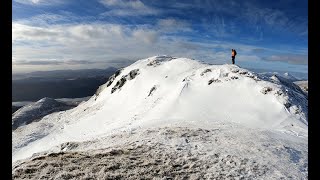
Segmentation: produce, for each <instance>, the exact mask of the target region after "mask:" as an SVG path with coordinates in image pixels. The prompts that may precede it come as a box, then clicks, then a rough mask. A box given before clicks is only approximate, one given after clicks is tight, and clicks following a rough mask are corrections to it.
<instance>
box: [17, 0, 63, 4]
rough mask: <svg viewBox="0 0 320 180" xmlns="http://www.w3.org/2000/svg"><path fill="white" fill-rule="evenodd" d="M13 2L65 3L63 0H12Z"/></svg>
mask: <svg viewBox="0 0 320 180" xmlns="http://www.w3.org/2000/svg"><path fill="white" fill-rule="evenodd" d="M14 1H15V2H18V3H21V4H28V5H58V4H62V3H65V1H63V0H14Z"/></svg>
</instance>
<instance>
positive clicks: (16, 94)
mask: <svg viewBox="0 0 320 180" xmlns="http://www.w3.org/2000/svg"><path fill="white" fill-rule="evenodd" d="M116 70H117V69H116V68H113V67H110V68H107V69H83V70H57V71H38V72H32V73H26V74H13V76H12V78H13V79H12V101H14V102H15V101H38V100H39V99H41V98H44V97H49V98H82V97H87V96H92V95H93V94H94V92H95V91H96V89H97V88H98V87H99V86H100V85H101V84H103V83H105V82H106V80H107V79H108V78H109V76H111V75H112V74H113V73H115V71H116Z"/></svg>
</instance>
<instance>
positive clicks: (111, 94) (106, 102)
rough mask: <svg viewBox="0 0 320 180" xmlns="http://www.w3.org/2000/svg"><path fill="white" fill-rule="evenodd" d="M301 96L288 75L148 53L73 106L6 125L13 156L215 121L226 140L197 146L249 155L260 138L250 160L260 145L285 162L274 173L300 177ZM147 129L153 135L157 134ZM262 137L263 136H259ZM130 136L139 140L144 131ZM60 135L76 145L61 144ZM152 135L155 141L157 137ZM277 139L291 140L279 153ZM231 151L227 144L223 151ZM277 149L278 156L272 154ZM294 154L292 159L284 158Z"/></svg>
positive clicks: (303, 158) (303, 143) (83, 147)
mask: <svg viewBox="0 0 320 180" xmlns="http://www.w3.org/2000/svg"><path fill="white" fill-rule="evenodd" d="M307 101H308V100H307V97H306V95H305V94H303V93H301V90H299V89H296V88H294V87H293V86H291V84H290V83H289V82H288V83H283V81H281V80H279V79H275V78H269V77H266V76H263V75H257V74H254V73H252V72H250V71H248V70H246V69H243V68H240V67H238V66H236V65H228V64H225V65H208V64H203V63H200V62H198V61H195V60H191V59H186V58H174V57H170V56H155V57H151V58H147V59H143V60H139V61H137V62H136V63H134V64H132V65H130V66H128V67H126V68H124V69H122V70H120V71H118V72H116V73H115V74H114V75H113V76H111V77H110V78H109V80H108V82H106V83H105V84H104V85H102V86H100V87H99V89H98V90H97V92H96V94H95V95H94V96H92V98H90V99H89V100H88V101H87V102H84V103H82V104H80V105H79V106H77V107H76V108H73V109H71V110H68V111H66V112H63V113H62V112H61V113H55V114H52V115H48V116H46V117H44V118H42V119H41V121H39V122H34V123H32V124H29V125H27V126H23V127H20V128H18V129H17V130H15V131H13V149H12V151H13V162H15V161H17V160H23V159H24V158H28V157H30V156H31V155H32V154H34V153H37V154H38V153H40V154H41V153H44V152H45V151H47V152H52V151H54V152H56V151H57V152H59V151H70V150H72V151H87V152H90V151H92V150H93V149H103V148H111V147H118V146H121V145H123V146H124V145H128V144H130V143H133V142H135V141H137V140H138V139H130V138H129V139H128V138H124V139H122V138H114V139H113V137H117V136H120V135H121V134H122V135H121V137H124V135H123V133H124V134H128V135H129V136H130V135H131V134H133V135H134V134H136V133H139V132H141V131H145V130H148V129H150V128H156V129H157V128H160V129H161V128H169V129H175V128H179V127H186V128H191V127H192V128H202V129H208V130H209V131H211V130H214V129H216V128H218V129H219V127H223V128H224V129H226V132H230V134H228V133H224V132H221V133H219V134H218V135H217V137H220V138H225V139H227V140H228V143H222V144H220V145H221V147H220V146H219V148H218V149H215V150H214V151H213V150H212V149H210V147H212V146H214V144H212V143H213V142H214V141H210V142H208V143H209V144H208V145H207V146H206V148H203V149H202V150H203V151H204V152H206V153H209V154H210V153H213V152H219V153H222V154H225V152H227V151H228V149H229V148H234V149H237V150H239V151H241V152H244V154H243V156H250V155H252V152H251V151H250V149H251V148H254V147H255V146H254V144H260V145H261V147H259V148H257V147H255V148H257V149H256V150H257V151H255V153H257V155H254V156H252V158H253V159H255V160H256V161H259V162H263V161H264V160H265V159H264V158H268V155H267V154H264V155H263V156H259V153H260V154H261V153H262V152H260V151H263V150H266V152H268V153H270V154H269V155H270V157H272V158H273V159H270V160H269V161H272V162H273V163H271V164H274V165H275V164H278V165H277V166H283V167H286V168H282V170H281V173H280V174H282V176H283V175H284V174H286V173H287V172H288V173H289V172H290V169H292V168H294V169H295V170H294V173H293V174H295V175H294V176H295V177H302V178H303V177H305V176H306V173H305V171H306V170H305V165H306V164H307V155H306V154H307V137H308V134H307V133H308V130H307V128H308V114H307V108H308V107H307ZM249 131H253V132H254V134H255V137H257V139H255V138H250V140H249V141H250V142H252V143H249V144H241V143H240V142H245V141H246V139H247V138H248V134H247V133H246V132H249ZM156 132H161V130H156ZM194 133H195V134H196V136H197V137H202V135H201V134H199V133H197V132H194ZM265 134H268V135H265ZM152 136H153V137H157V133H153V134H152ZM262 136H263V137H264V138H262V139H264V140H261V138H259V137H262ZM275 137H276V138H275ZM135 138H141V139H139V140H141V141H144V140H146V139H148V135H146V134H144V135H142V136H141V137H137V136H135ZM277 138H278V140H276V142H275V139H277ZM282 139H284V140H282ZM139 140H138V141H139ZM158 140H159V141H161V143H164V144H167V145H170V144H171V145H173V144H172V143H176V145H179V144H180V145H181V143H179V142H181V139H179V138H177V137H175V138H173V139H171V140H170V138H168V137H167V136H165V137H163V139H162V140H161V138H160V139H158ZM172 141H173V142H172ZM183 141H184V140H183ZM255 141H256V143H255ZM68 142H69V143H70V142H75V144H76V145H75V146H73V145H72V143H71V146H70V144H69V145H68V146H66V143H68ZM111 142H112V143H111ZM152 142H154V143H155V144H157V143H159V142H157V138H155V139H153V140H152ZM203 143H205V142H203V141H201V143H199V144H197V145H198V146H201V144H203ZM210 143H211V144H210ZM239 143H240V144H239ZM279 144H280V145H279ZM285 144H291V145H290V146H288V145H287V146H286V147H288V148H289V150H288V153H287V154H282V155H280V154H279V153H278V151H273V149H272V148H271V149H269V147H270V146H271V147H277V148H278V149H279V148H280V149H281V148H284V145H285ZM182 146H183V147H187V145H186V144H183V145H182ZM203 147H204V146H203ZM258 149H260V150H258ZM268 149H269V150H268ZM292 149H293V150H292ZM291 150H292V152H293V153H290V152H291ZM289 151H290V152H289ZM298 152H299V153H298ZM236 153H237V151H232V152H229V155H235V154H236ZM38 155H39V154H38ZM261 155H262V154H261ZM278 155H279V156H281V158H280V161H276V160H275V159H274V158H276V157H277V156H278ZM296 155H298V157H299V158H290V157H296ZM34 156H36V154H35V155H34ZM238 156H241V155H239V154H238ZM297 159H298V160H297ZM17 162H19V161H17ZM301 169H302V170H301ZM270 173H271V174H272V173H273V174H272V177H273V176H274V177H281V176H280V175H279V176H277V172H274V171H270V172H268V173H266V174H269V175H270Z"/></svg>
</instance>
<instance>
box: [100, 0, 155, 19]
mask: <svg viewBox="0 0 320 180" xmlns="http://www.w3.org/2000/svg"><path fill="white" fill-rule="evenodd" d="M99 2H100V3H102V4H103V5H104V6H106V7H107V8H112V9H110V10H108V11H106V12H104V13H102V15H103V16H146V15H157V14H159V13H160V11H159V10H158V9H156V8H153V7H149V6H147V5H145V4H144V3H143V2H142V1H140V0H131V1H128V0H100V1H99Z"/></svg>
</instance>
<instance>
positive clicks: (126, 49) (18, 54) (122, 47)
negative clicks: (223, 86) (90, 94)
mask: <svg viewBox="0 0 320 180" xmlns="http://www.w3.org/2000/svg"><path fill="white" fill-rule="evenodd" d="M173 22H174V21H171V20H170V21H159V23H158V24H162V25H171V24H172V23H173ZM158 24H157V25H156V26H154V27H147V26H134V27H133V26H125V25H121V24H102V23H90V24H55V25H46V26H32V25H26V24H20V23H17V22H13V24H12V33H13V34H12V35H13V39H12V41H13V48H12V56H13V65H14V66H13V71H17V69H20V70H21V69H24V70H26V69H28V70H31V69H32V67H33V68H47V69H49V67H50V66H51V67H52V68H53V69H59V68H60V69H63V68H66V67H68V68H71V69H74V68H88V67H91V68H104V67H107V66H108V65H111V64H112V65H116V66H121V65H123V64H126V65H127V64H128V62H129V61H130V60H131V61H132V62H133V61H135V60H138V59H141V58H146V57H150V56H154V55H161V54H167V55H172V56H180V57H188V58H194V59H199V60H204V61H207V62H211V63H216V64H224V63H229V60H230V53H231V48H235V49H237V52H238V55H237V60H239V61H254V60H259V59H260V58H259V57H257V56H255V55H253V54H252V51H253V50H254V49H257V48H263V47H256V46H249V45H243V44H237V43H231V42H219V41H210V42H206V43H202V42H194V41H193V40H189V39H187V38H186V37H183V36H179V35H177V36H168V35H166V32H163V31H162V30H161V29H159V26H158ZM264 49H265V50H266V51H272V49H267V48H264ZM273 51H275V50H273ZM283 53H285V52H283ZM70 59H72V60H73V61H70ZM124 60H125V61H124ZM273 60H274V59H273ZM50 61H52V62H50ZM116 61H117V62H119V63H116ZM59 62H60V63H59ZM90 62H92V63H90ZM58 67H59V68H58ZM34 70H36V69H34ZM38 70H41V69H38Z"/></svg>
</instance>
